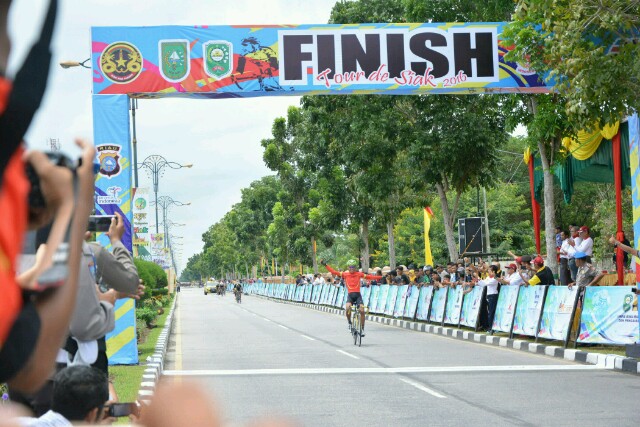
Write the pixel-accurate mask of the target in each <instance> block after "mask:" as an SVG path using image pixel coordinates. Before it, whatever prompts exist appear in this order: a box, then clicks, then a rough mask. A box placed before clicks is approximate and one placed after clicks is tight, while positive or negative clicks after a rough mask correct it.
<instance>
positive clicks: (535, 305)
mask: <svg viewBox="0 0 640 427" xmlns="http://www.w3.org/2000/svg"><path fill="white" fill-rule="evenodd" d="M546 288H547V286H546V285H545V286H522V287H521V288H520V293H519V294H518V304H517V305H516V316H515V319H514V321H513V333H514V334H519V335H528V336H531V337H535V336H536V333H537V332H538V323H539V322H540V315H541V314H542V307H543V305H544V293H545V290H546Z"/></svg>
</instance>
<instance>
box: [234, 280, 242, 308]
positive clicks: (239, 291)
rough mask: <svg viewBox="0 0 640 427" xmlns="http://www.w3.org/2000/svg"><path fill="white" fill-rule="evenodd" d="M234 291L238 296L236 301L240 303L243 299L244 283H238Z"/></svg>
mask: <svg viewBox="0 0 640 427" xmlns="http://www.w3.org/2000/svg"><path fill="white" fill-rule="evenodd" d="M233 293H234V295H235V296H236V302H238V303H240V300H241V299H242V285H241V284H240V283H236V285H235V286H234V287H233Z"/></svg>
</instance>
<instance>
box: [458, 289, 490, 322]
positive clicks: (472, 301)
mask: <svg viewBox="0 0 640 427" xmlns="http://www.w3.org/2000/svg"><path fill="white" fill-rule="evenodd" d="M485 289H486V286H474V287H473V289H472V290H471V292H469V293H468V294H466V295H465V296H464V300H463V301H462V313H461V314H460V325H463V326H468V327H470V328H475V327H476V326H477V324H478V316H479V314H480V307H481V305H482V297H483V296H484V292H485Z"/></svg>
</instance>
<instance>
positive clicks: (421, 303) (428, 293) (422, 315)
mask: <svg viewBox="0 0 640 427" xmlns="http://www.w3.org/2000/svg"><path fill="white" fill-rule="evenodd" d="M432 299H433V286H423V287H421V288H420V296H419V297H418V311H417V313H416V318H417V319H418V320H429V317H428V316H429V308H431V300H432Z"/></svg>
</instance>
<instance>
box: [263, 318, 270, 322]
mask: <svg viewBox="0 0 640 427" xmlns="http://www.w3.org/2000/svg"><path fill="white" fill-rule="evenodd" d="M263 319H264V321H265V322H271V320H269V319H267V318H266V317H263Z"/></svg>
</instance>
